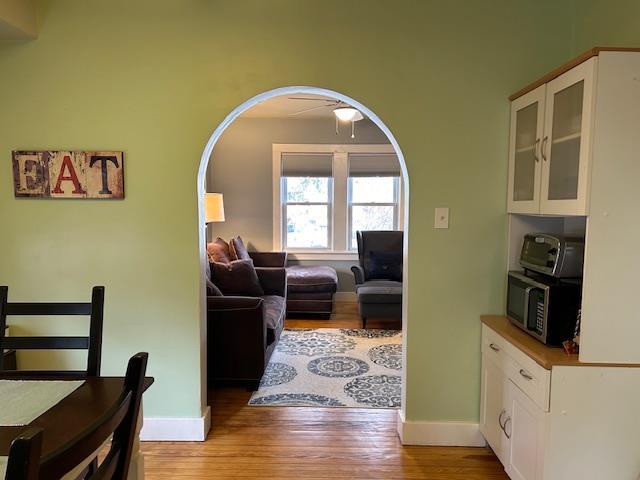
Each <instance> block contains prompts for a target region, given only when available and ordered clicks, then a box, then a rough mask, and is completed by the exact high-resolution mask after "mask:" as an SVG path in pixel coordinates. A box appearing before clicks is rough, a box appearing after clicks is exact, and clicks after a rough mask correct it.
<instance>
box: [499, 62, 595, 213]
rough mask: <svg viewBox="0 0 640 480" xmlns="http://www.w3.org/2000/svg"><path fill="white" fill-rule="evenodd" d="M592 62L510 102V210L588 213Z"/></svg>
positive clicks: (593, 65)
mask: <svg viewBox="0 0 640 480" xmlns="http://www.w3.org/2000/svg"><path fill="white" fill-rule="evenodd" d="M596 62H597V58H596V57H593V58H591V59H589V60H587V61H585V62H583V63H581V64H579V65H578V66H576V67H574V68H572V69H571V70H569V71H568V72H566V73H564V74H563V75H560V76H559V77H557V78H555V79H553V80H551V81H550V82H549V83H546V84H543V85H541V86H540V87H538V88H536V89H535V90H533V91H531V92H529V93H527V94H525V95H523V96H521V97H519V98H517V99H515V100H514V101H513V103H512V104H511V132H510V133H511V135H510V145H509V198H508V211H509V213H531V214H548V215H586V214H587V210H588V203H587V202H588V188H589V185H588V183H589V182H588V181H589V155H590V144H591V140H592V139H591V130H592V128H591V125H592V117H593V116H592V110H593V102H594V95H593V92H594V77H595V66H596Z"/></svg>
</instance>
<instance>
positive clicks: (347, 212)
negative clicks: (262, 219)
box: [273, 144, 402, 259]
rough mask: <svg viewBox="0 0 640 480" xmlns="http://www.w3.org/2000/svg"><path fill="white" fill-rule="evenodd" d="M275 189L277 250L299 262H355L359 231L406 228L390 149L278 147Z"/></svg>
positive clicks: (397, 167)
mask: <svg viewBox="0 0 640 480" xmlns="http://www.w3.org/2000/svg"><path fill="white" fill-rule="evenodd" d="M273 187H274V195H273V198H274V207H273V212H274V218H273V233H274V234H273V248H274V250H286V251H289V252H293V253H294V254H296V252H297V254H296V257H297V258H320V257H315V256H314V255H322V258H327V255H333V256H334V257H335V258H336V259H340V258H343V259H347V258H348V259H353V255H354V250H357V245H356V231H358V230H395V229H400V228H401V227H402V223H401V217H402V204H401V202H400V198H401V195H400V189H401V182H400V165H399V162H398V159H397V157H396V156H395V154H394V152H393V147H392V146H391V145H277V144H276V145H274V146H273ZM305 255H306V257H305Z"/></svg>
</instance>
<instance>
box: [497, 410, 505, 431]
mask: <svg viewBox="0 0 640 480" xmlns="http://www.w3.org/2000/svg"><path fill="white" fill-rule="evenodd" d="M505 413H507V411H506V410H502V411H501V412H500V416H499V417H498V425H500V428H501V429H502V430H503V431H504V425H503V424H502V416H503V415H504V414H505Z"/></svg>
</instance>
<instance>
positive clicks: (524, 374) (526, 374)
mask: <svg viewBox="0 0 640 480" xmlns="http://www.w3.org/2000/svg"><path fill="white" fill-rule="evenodd" d="M520 375H522V376H523V377H524V378H526V379H527V380H533V377H532V376H531V374H529V373H528V372H527V371H526V370H525V369H524V368H521V369H520Z"/></svg>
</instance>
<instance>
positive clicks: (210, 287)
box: [207, 278, 223, 297]
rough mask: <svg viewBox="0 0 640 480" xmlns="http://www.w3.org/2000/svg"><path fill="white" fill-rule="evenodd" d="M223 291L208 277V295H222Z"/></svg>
mask: <svg viewBox="0 0 640 480" xmlns="http://www.w3.org/2000/svg"><path fill="white" fill-rule="evenodd" d="M222 296H223V295H222V292H221V291H220V289H219V288H218V287H216V285H215V284H214V283H213V282H212V281H211V280H209V279H208V278H207V297H222Z"/></svg>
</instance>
